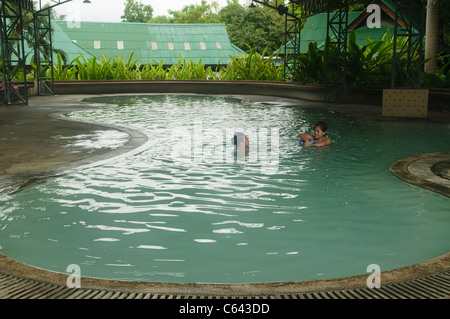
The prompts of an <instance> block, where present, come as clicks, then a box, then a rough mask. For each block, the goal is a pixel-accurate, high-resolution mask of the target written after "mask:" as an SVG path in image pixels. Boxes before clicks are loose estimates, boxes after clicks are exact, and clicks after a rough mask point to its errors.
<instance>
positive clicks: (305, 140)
mask: <svg viewBox="0 0 450 319" xmlns="http://www.w3.org/2000/svg"><path fill="white" fill-rule="evenodd" d="M327 131H328V123H327V122H326V121H319V122H317V123H316V124H314V136H312V135H309V134H303V133H300V134H298V136H299V137H300V139H301V141H300V144H302V145H303V146H327V145H330V144H331V140H330V139H329V138H327V137H325V134H326V133H327Z"/></svg>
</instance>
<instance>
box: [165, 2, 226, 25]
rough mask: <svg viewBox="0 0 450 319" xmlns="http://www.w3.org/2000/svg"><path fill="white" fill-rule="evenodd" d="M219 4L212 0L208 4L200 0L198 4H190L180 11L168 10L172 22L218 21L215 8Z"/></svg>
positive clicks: (216, 8)
mask: <svg viewBox="0 0 450 319" xmlns="http://www.w3.org/2000/svg"><path fill="white" fill-rule="evenodd" d="M218 8H219V4H218V3H217V2H216V1H213V2H212V3H211V4H208V3H207V2H206V0H202V2H201V4H200V5H197V4H191V5H187V6H185V7H184V8H183V9H181V11H174V10H168V12H169V14H170V15H172V16H173V18H171V19H170V20H171V22H172V23H219V22H220V21H219V18H218V15H217V13H216V12H217V10H218Z"/></svg>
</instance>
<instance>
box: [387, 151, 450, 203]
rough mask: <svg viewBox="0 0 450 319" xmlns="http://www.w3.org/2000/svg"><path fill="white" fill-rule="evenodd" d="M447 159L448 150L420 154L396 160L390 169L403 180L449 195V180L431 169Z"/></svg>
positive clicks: (448, 156)
mask: <svg viewBox="0 0 450 319" xmlns="http://www.w3.org/2000/svg"><path fill="white" fill-rule="evenodd" d="M449 161H450V152H436V153H429V154H421V155H415V156H410V157H407V158H403V159H400V160H398V161H396V162H395V163H393V164H392V165H391V167H390V170H391V172H392V173H393V174H394V175H395V176H397V177H398V178H400V179H402V180H403V181H405V182H408V183H410V184H413V185H416V186H420V187H423V188H426V189H428V190H432V191H434V192H437V193H439V194H442V195H444V196H447V197H450V180H449V179H447V178H444V177H442V176H439V173H438V171H433V167H435V166H437V165H439V164H441V163H448V162H449Z"/></svg>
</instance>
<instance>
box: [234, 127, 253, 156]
mask: <svg viewBox="0 0 450 319" xmlns="http://www.w3.org/2000/svg"><path fill="white" fill-rule="evenodd" d="M231 142H232V143H233V145H234V146H235V147H236V152H237V153H238V154H245V156H247V155H248V149H249V146H250V142H249V140H248V137H247V135H245V134H244V133H240V132H237V133H234V136H233V137H232V139H231Z"/></svg>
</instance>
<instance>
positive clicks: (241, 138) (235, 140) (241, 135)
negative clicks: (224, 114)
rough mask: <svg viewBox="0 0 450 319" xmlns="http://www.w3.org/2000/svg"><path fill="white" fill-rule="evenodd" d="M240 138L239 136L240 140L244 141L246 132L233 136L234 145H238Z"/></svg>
mask: <svg viewBox="0 0 450 319" xmlns="http://www.w3.org/2000/svg"><path fill="white" fill-rule="evenodd" d="M238 138H239V142H241V141H244V138H245V134H244V133H240V132H238V133H234V136H233V138H232V139H231V140H232V143H233V144H234V145H238Z"/></svg>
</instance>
